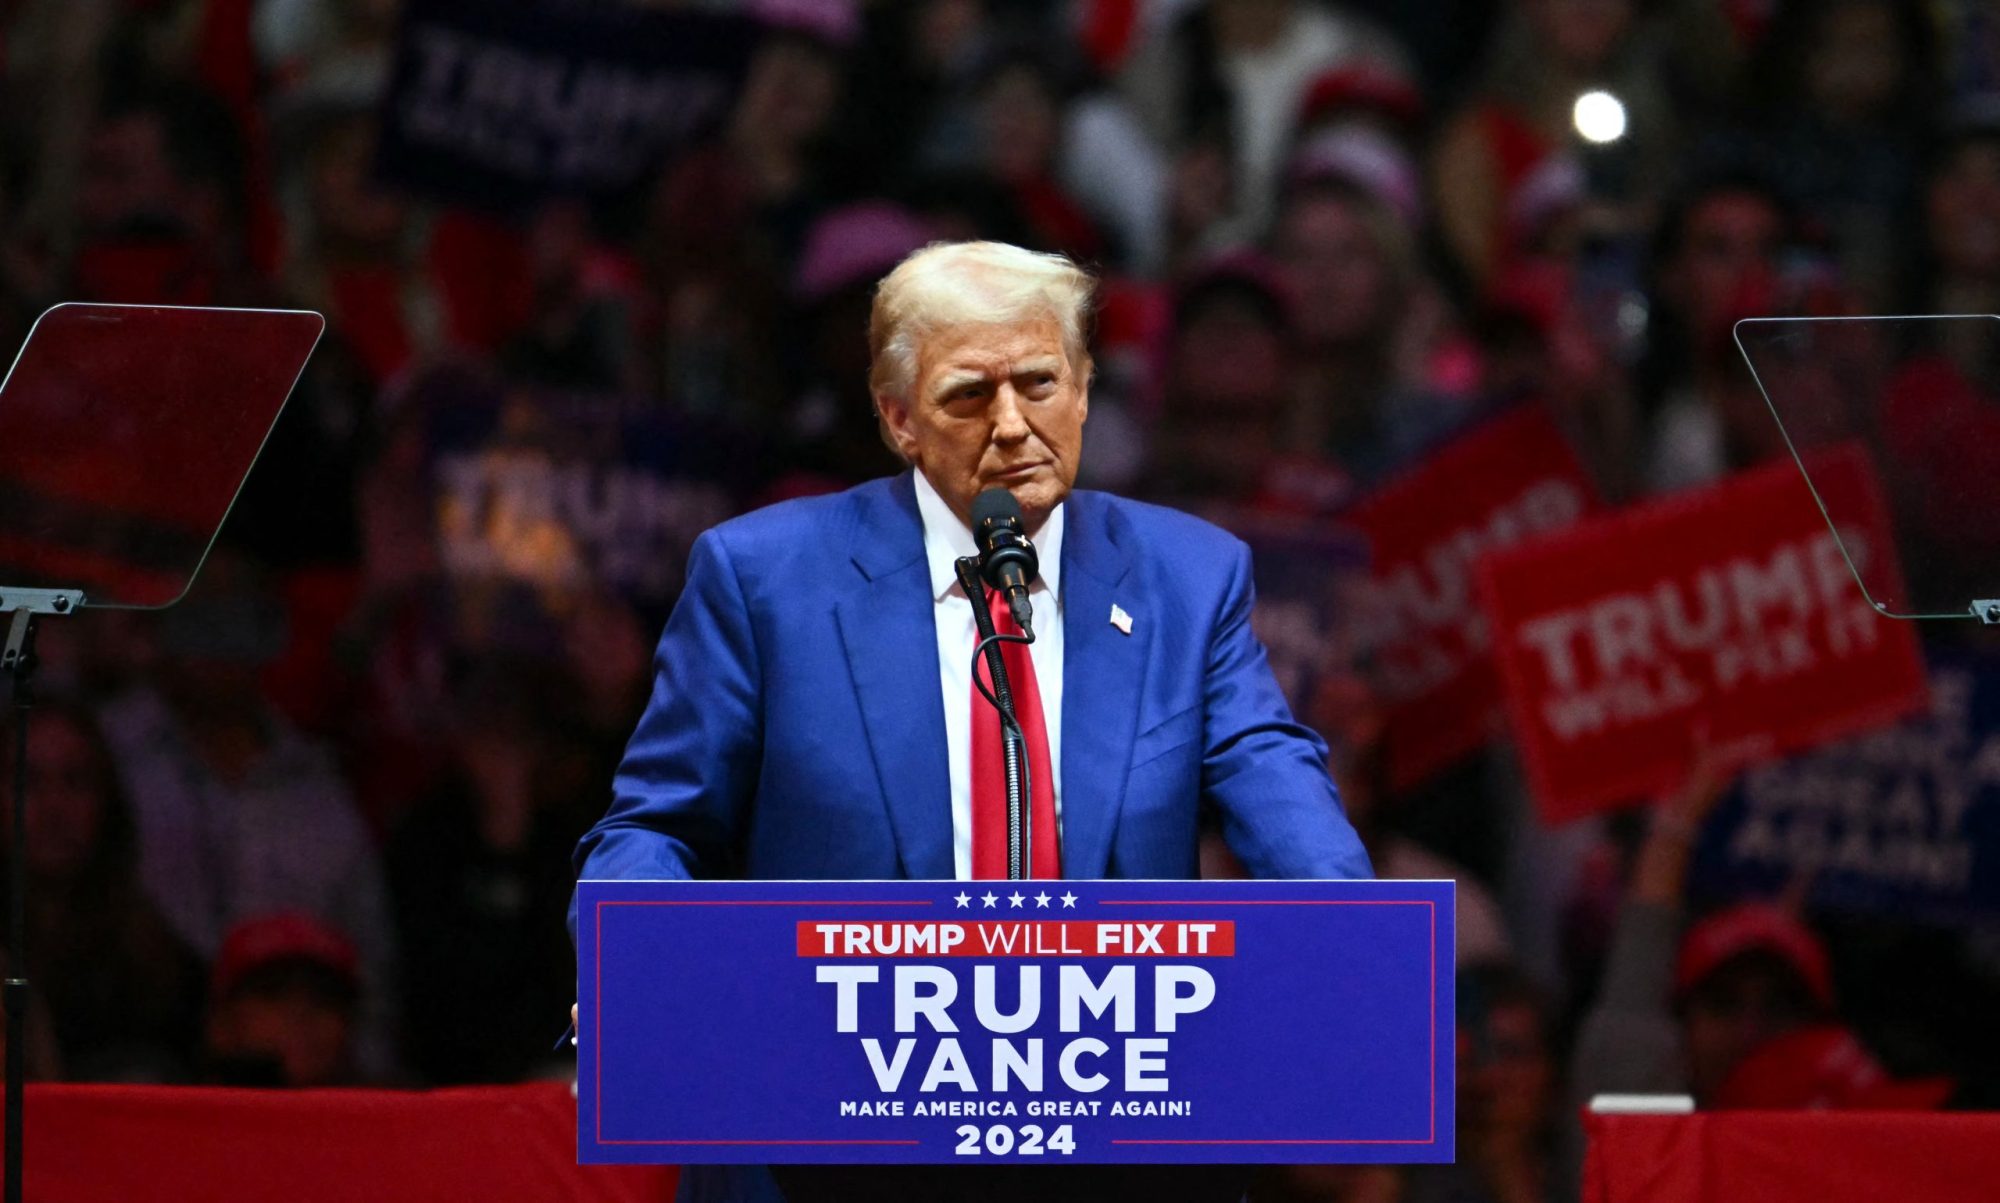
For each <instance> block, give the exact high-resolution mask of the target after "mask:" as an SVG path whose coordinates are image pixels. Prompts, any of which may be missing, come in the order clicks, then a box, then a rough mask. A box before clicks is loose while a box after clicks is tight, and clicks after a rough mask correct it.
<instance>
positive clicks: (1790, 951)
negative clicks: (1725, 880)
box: [1674, 902, 1833, 1009]
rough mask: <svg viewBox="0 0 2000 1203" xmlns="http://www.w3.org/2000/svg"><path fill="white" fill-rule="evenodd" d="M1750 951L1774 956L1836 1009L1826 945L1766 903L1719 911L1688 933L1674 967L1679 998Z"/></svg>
mask: <svg viewBox="0 0 2000 1203" xmlns="http://www.w3.org/2000/svg"><path fill="white" fill-rule="evenodd" d="M1747 952H1768V953H1770V954H1772V955H1773V956H1776V957H1777V958H1778V959H1779V960H1781V961H1783V962H1785V964H1787V965H1789V966H1791V968H1792V970H1793V971H1794V972H1796V973H1797V974H1798V975H1799V980H1800V981H1802V982H1804V983H1805V985H1806V989H1807V990H1809V991H1811V992H1812V996H1813V999H1814V1000H1815V1001H1817V1002H1818V1003H1819V1005H1820V1006H1822V1007H1826V1008H1828V1009H1831V1008H1832V1007H1833V973H1832V971H1831V970H1830V969H1829V968H1828V966H1827V957H1826V946H1825V945H1823V944H1821V943H1820V940H1819V937H1818V936H1817V935H1814V934H1813V930H1812V929H1811V928H1809V927H1807V926H1806V925H1805V924H1804V923H1801V922H1800V921H1799V920H1798V919H1796V918H1794V917H1793V916H1792V915H1790V914H1788V913H1786V912H1784V911H1782V910H1779V909H1778V908H1777V907H1774V906H1770V905H1768V904H1765V903H1755V902H1753V903H1744V904H1742V905H1740V906H1733V907H1730V908H1728V909H1727V910H1722V911H1717V912H1716V913H1715V914H1713V915H1709V916H1708V917H1706V918H1704V919H1702V920H1701V921H1700V922H1699V923H1696V924H1695V925H1694V926H1693V927H1691V928H1689V929H1688V933H1687V935H1686V936H1684V937H1682V939H1681V950H1680V957H1679V959H1678V960H1677V961H1676V962H1675V965H1674V997H1675V998H1676V999H1685V998H1686V997H1687V996H1688V993H1689V992H1690V991H1691V990H1693V989H1694V988H1695V987H1696V986H1699V985H1700V984H1701V983H1702V982H1703V981H1705V980H1706V979H1707V978H1708V976H1709V975H1710V974H1712V973H1714V972H1715V971H1716V970H1717V969H1720V968H1721V967H1722V966H1723V964H1724V963H1726V962H1728V961H1731V960H1734V959H1735V958H1736V957H1739V956H1741V955H1743V954H1744V953H1747Z"/></svg>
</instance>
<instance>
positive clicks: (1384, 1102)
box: [577, 881, 1454, 1164]
mask: <svg viewBox="0 0 2000 1203" xmlns="http://www.w3.org/2000/svg"><path fill="white" fill-rule="evenodd" d="M579 889H580V891H581V894H580V897H579V911H578V914H579V925H578V932H577V945H578V954H579V956H578V960H579V963H578V985H579V1013H580V1015H581V1023H580V1025H579V1031H578V1058H577V1066H578V1078H577V1122H578V1132H577V1156H578V1159H579V1160H580V1161H584V1162H628V1163H655V1162H658V1163H708V1164H719V1163H758V1162H767V1163H833V1162H874V1163H890V1162H928V1163H976V1162H982V1161H983V1162H1015V1163H1022V1162H1028V1163H1034V1162H1197V1163H1215V1162H1279V1163H1294V1162H1447V1161H1450V1160H1451V1159H1452V1115H1453V1107H1452V1099H1453V1093H1452V1089H1453V1087H1452V1083H1453V1076H1452V1070H1453V1064H1452V1054H1453V1049H1454V1028H1453V1014H1454V1012H1453V1000H1452V950H1453V926H1452V918H1453V913H1452V906H1453V885H1452V883H1451V882H1449V881H1435V882H1404V881H1396V882H1390V881H1290V882H1285V881H1215V882H1168V881H1149V882H1122V881H1064V882H1054V881H1050V882H1004V881H991V882H593V881H586V882H583V883H582V884H581V885H580V886H579Z"/></svg>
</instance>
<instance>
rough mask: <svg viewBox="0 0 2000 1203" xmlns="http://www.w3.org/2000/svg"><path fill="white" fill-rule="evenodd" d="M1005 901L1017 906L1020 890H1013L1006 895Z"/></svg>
mask: <svg viewBox="0 0 2000 1203" xmlns="http://www.w3.org/2000/svg"><path fill="white" fill-rule="evenodd" d="M1007 901H1008V902H1010V903H1012V904H1013V905H1014V906H1016V907H1019V906H1020V905H1021V891H1019V890H1015V891H1014V892H1013V893H1012V894H1010V895H1008V897H1007Z"/></svg>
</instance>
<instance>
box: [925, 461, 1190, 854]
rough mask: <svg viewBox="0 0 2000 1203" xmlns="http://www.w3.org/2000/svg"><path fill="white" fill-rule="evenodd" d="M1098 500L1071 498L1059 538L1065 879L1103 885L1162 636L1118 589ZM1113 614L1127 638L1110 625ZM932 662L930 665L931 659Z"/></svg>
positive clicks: (1118, 566)
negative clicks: (1144, 691)
mask: <svg viewBox="0 0 2000 1203" xmlns="http://www.w3.org/2000/svg"><path fill="white" fill-rule="evenodd" d="M1109 523H1110V514H1109V512H1108V507H1107V506H1105V504H1104V502H1103V498H1102V495H1100V494H1096V493H1075V494H1072V495H1071V496H1070V500H1069V512H1068V517H1067V518H1066V519H1065V530H1064V533H1063V578H1062V588H1063V700H1062V741H1063V746H1062V760H1063V764H1062V785H1063V813H1062V832H1063V876H1065V877H1073V878H1095V877H1103V876H1104V873H1105V870H1106V868H1107V866H1108V865H1109V864H1110V860H1111V837H1112V834H1113V833H1114V832H1115V831H1116V830H1117V826H1118V812H1119V810H1120V808H1121V807H1122V806H1123V804H1124V800H1125V770H1126V767H1127V766H1128V765H1130V764H1131V761H1132V737H1133V734H1134V728H1135V727H1136V725H1137V724H1138V721H1139V691H1140V688H1141V686H1142V685H1143V677H1144V674H1145V669H1146V660H1147V655H1146V653H1147V649H1148V648H1149V647H1150V646H1151V643H1152V637H1153V635H1154V634H1155V632H1157V631H1158V629H1159V624H1158V623H1157V622H1148V621H1147V618H1148V615H1147V613H1146V609H1145V606H1144V604H1143V599H1140V598H1134V597H1129V596H1126V595H1125V592H1124V591H1121V589H1120V588H1119V586H1120V584H1121V583H1122V582H1123V581H1124V580H1125V577H1126V573H1127V571H1128V570H1129V568H1130V566H1131V558H1130V556H1129V554H1128V553H1127V552H1126V551H1125V550H1124V549H1123V548H1121V547H1120V546H1119V545H1118V543H1117V534H1118V532H1116V531H1114V530H1112V529H1111V527H1110V525H1109ZM1114 604H1116V605H1118V606H1120V607H1121V608H1123V609H1124V610H1126V611H1128V612H1129V613H1130V614H1131V615H1132V620H1133V621H1132V627H1133V630H1132V633H1131V634H1129V635H1127V634H1124V633H1122V632H1120V631H1119V629H1118V628H1117V627H1114V626H1112V625H1111V607H1112V606H1113V605H1114ZM934 658H935V657H934Z"/></svg>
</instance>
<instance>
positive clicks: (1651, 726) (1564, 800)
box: [1481, 447, 1925, 822]
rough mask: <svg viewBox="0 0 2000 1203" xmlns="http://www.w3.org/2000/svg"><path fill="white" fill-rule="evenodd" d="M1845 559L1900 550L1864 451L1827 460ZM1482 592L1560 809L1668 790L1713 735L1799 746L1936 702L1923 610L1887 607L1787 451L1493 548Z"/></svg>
mask: <svg viewBox="0 0 2000 1203" xmlns="http://www.w3.org/2000/svg"><path fill="white" fill-rule="evenodd" d="M1812 477H1813V484H1814V486H1815V487H1816V488H1818V489H1819V491H1820V493H1821V495H1822V497H1824V498H1825V500H1826V501H1827V504H1828V507H1829V509H1831V510H1832V511H1833V512H1836V513H1840V514H1841V515H1842V522H1841V534H1842V539H1844V540H1845V545H1846V551H1847V553H1848V554H1852V555H1855V556H1857V557H1869V558H1876V559H1879V560H1887V561H1889V562H1888V563H1887V564H1886V568H1887V569H1888V571H1889V572H1891V573H1893V572H1894V571H1895V566H1894V563H1893V557H1894V554H1895V548H1894V545H1893V542H1892V536H1891V534H1890V529H1889V521H1888V516H1887V513H1886V511H1885V510H1884V508H1883V505H1882V500H1881V495H1880V491H1879V489H1878V487H1877V484H1876V480H1875V477H1874V474H1873V472H1872V470H1871V469H1870V467H1869V463H1868V459H1867V456H1866V454H1865V453H1864V452H1862V451H1861V450H1860V449H1859V448H1856V447H1846V448H1842V449H1840V450H1839V451H1837V452H1833V453H1831V454H1828V455H1827V456H1826V457H1825V459H1824V461H1823V462H1822V461H1820V460H1817V459H1816V460H1815V461H1814V464H1813V469H1812ZM1481 569H1482V572H1481V587H1482V590H1483V596H1484V601H1485V605H1486V609H1487V613H1488V615H1489V616H1490V618H1491V620H1492V623H1493V630H1494V632H1495V635H1496V638H1495V648H1496V652H1497V656H1498V661H1499V665H1500V672H1501V676H1502V678H1503V680H1504V681H1505V685H1506V693H1507V708H1508V712H1509V715H1510V717H1511V719H1512V721H1513V725H1514V731H1515V734H1516V735H1517V736H1518V738H1519V740H1520V745H1521V758H1522V762H1523V766H1524V767H1525V769H1526V771H1527V775H1528V781H1529V784H1530V786H1531V787H1532V788H1533V790H1534V793H1535V797H1536V799H1537V801H1538V803H1539V804H1540V808H1541V812H1542V815H1543V817H1544V818H1546V819H1547V820H1549V821H1550V822H1561V821H1563V820H1566V819H1572V818H1576V817H1578V816H1580V815H1584V814H1589V813H1591V812H1594V811H1599V810H1604V809H1609V808H1612V807H1616V806H1619V805H1622V804H1626V803H1630V802H1633V801H1636V800H1642V799H1644V798H1647V797H1650V796H1653V795H1656V794H1659V793H1663V792H1666V791H1668V790H1671V789H1673V788H1675V787H1676V786H1678V785H1679V784H1680V783H1681V781H1682V780H1683V779H1684V778H1685V777H1686V774H1687V771H1688V766H1689V756H1690V752H1691V749H1692V748H1693V746H1694V742H1695V739H1696V728H1697V726H1701V727H1705V728H1706V731H1707V738H1709V739H1710V740H1712V741H1715V742H1717V743H1721V742H1725V741H1732V742H1733V741H1736V740H1748V739H1757V738H1760V737H1761V738H1764V739H1768V740H1769V742H1770V745H1771V751H1772V752H1773V753H1774V754H1775V753H1782V752H1788V751H1793V750H1796V749H1799V748H1802V747H1807V746H1810V745H1813V744H1817V743H1822V742H1825V741H1828V740H1831V739H1835V738H1838V737H1840V736H1844V735H1849V734H1853V733H1854V732H1857V731H1861V730H1865V729H1867V728H1870V727H1874V726H1878V725H1881V724H1883V723H1887V722H1889V721H1891V720H1893V719H1896V718H1899V717H1901V716H1903V715H1905V714H1907V713H1910V712H1911V711H1913V710H1916V709H1918V708H1919V707H1921V706H1922V705H1923V703H1924V699H1925V686H1924V670H1923V662H1922V660H1921V658H1920V657H1919V655H1918V649H1917V640H1916V635H1915V632H1914V631H1913V630H1912V629H1911V627H1910V625H1909V624H1907V623H1900V622H1895V621H1892V620H1889V619H1885V618H1882V617H1881V616H1880V615H1878V614H1876V612H1875V611H1874V610H1873V609H1872V608H1870V606H1869V605H1868V602H1867V601H1866V599H1865V598H1863V596H1862V594H1861V589H1860V587H1859V586H1858V585H1857V584H1855V581H1854V576H1853V574H1852V573H1851V572H1850V571H1849V569H1848V565H1847V561H1846V559H1845V558H1844V556H1843V554H1842V543H1841V541H1839V540H1836V539H1835V537H1834V535H1833V532H1832V531H1830V530H1829V529H1828V528H1827V524H1826V520H1825V519H1824V518H1823V517H1822V516H1821V514H1820V510H1819V508H1818V507H1817V506H1816V505H1815V504H1814V501H1813V497H1812V493H1811V492H1810V491H1809V490H1808V489H1807V488H1806V485H1805V482H1804V481H1803V480H1801V479H1800V477H1799V471H1798V469H1797V468H1796V467H1795V466H1794V465H1793V464H1791V463H1790V462H1783V463H1776V464H1773V465H1771V466H1769V467H1766V468H1760V469H1757V470H1756V471H1753V472H1747V473H1744V474H1743V475H1741V476H1738V477H1736V478H1734V479H1731V480H1728V481H1725V482H1723V483H1722V484H1719V485H1716V486H1714V487H1712V488H1709V489H1704V490H1702V491H1700V492H1698V493H1693V494H1688V495H1686V496H1682V497H1675V498H1671V499H1668V500H1665V501H1661V502H1656V503H1653V504H1651V505H1647V506H1643V507H1640V508H1638V509H1634V510H1630V511H1627V512H1625V513H1622V514H1618V515H1615V516H1612V517H1609V518H1604V519H1601V520H1598V521H1594V522H1591V523H1590V524H1588V525H1586V526H1582V527H1579V528H1578V529H1576V530H1573V531H1569V532H1566V533H1564V534H1561V535H1557V536H1553V537H1550V538H1547V539H1543V540H1538V541H1537V542H1535V543H1533V544H1530V545H1527V546H1523V547H1519V548H1515V549H1513V550H1511V551H1508V552H1506V553H1503V554H1499V555H1495V556H1492V557H1489V558H1488V559H1487V560H1485V561H1484V562H1483V563H1482V565H1481Z"/></svg>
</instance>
